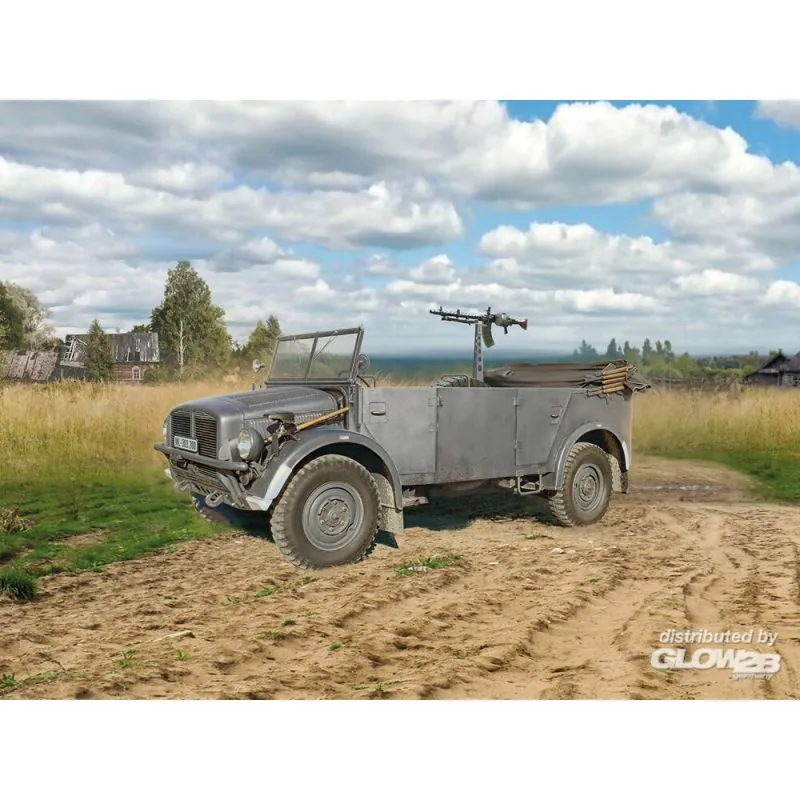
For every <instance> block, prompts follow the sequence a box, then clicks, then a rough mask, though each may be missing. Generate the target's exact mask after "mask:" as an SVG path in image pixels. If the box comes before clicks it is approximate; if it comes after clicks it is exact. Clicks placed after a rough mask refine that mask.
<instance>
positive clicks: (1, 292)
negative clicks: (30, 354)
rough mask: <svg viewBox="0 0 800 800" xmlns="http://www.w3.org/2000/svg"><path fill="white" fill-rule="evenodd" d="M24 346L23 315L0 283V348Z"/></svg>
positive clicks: (11, 348)
mask: <svg viewBox="0 0 800 800" xmlns="http://www.w3.org/2000/svg"><path fill="white" fill-rule="evenodd" d="M24 346H25V315H24V313H23V311H22V309H21V308H20V307H19V305H17V303H15V302H14V299H13V297H12V296H11V293H10V292H9V291H8V287H7V286H6V284H3V283H0V350H20V349H22V348H23V347H24Z"/></svg>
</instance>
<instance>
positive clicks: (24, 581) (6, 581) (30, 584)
mask: <svg viewBox="0 0 800 800" xmlns="http://www.w3.org/2000/svg"><path fill="white" fill-rule="evenodd" d="M37 593H38V590H37V588H36V578H34V577H33V575H29V574H28V573H27V572H24V571H23V570H21V569H17V568H15V567H10V568H9V569H6V570H3V571H2V572H0V594H5V595H7V596H8V597H10V598H11V599H12V600H16V601H17V602H19V603H27V602H29V601H30V600H33V599H34V598H35V597H36V595H37Z"/></svg>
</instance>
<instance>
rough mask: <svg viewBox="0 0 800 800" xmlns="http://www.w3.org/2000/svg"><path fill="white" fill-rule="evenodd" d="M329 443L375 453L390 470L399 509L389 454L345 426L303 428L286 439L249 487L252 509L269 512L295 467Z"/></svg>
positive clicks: (399, 484)
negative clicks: (288, 440) (260, 474)
mask: <svg viewBox="0 0 800 800" xmlns="http://www.w3.org/2000/svg"><path fill="white" fill-rule="evenodd" d="M329 445H345V446H355V447H362V448H364V449H365V450H368V451H370V452H371V453H373V454H374V455H375V456H377V457H378V458H379V459H380V460H381V461H382V462H383V464H384V465H385V466H386V469H387V470H388V472H389V476H390V478H391V483H392V489H393V492H392V493H393V496H394V507H395V509H396V510H397V511H401V510H402V508H403V484H402V481H401V480H400V473H399V472H398V471H397V467H396V466H395V464H394V462H393V461H392V459H391V456H390V455H389V454H388V453H387V452H386V450H384V448H383V447H381V445H379V444H378V443H377V442H376V441H375V440H374V439H370V438H369V437H368V436H365V435H364V434H363V433H357V432H356V431H351V430H347V429H345V428H333V429H331V428H327V429H325V428H318V429H316V430H310V431H306V432H304V433H303V434H302V435H301V436H300V437H299V438H298V439H297V441H294V442H289V444H288V445H286V446H285V447H284V448H283V449H282V450H281V452H280V454H279V455H278V456H277V457H276V458H275V460H274V462H273V463H272V464H270V466H269V467H268V468H267V471H266V473H265V474H264V475H262V477H260V478H259V479H258V480H257V481H256V482H255V483H254V484H253V485H252V486H251V487H250V491H249V492H248V494H247V503H248V505H249V506H250V507H251V508H253V509H254V510H258V511H269V508H270V506H271V505H272V503H273V502H274V501H275V498H276V497H277V496H278V495H279V494H280V493H281V490H282V489H283V487H284V486H285V485H286V482H287V481H288V480H289V478H290V477H291V476H292V474H293V473H294V470H295V467H296V466H297V465H298V464H299V463H300V462H301V461H302V460H303V459H304V458H306V457H307V456H309V455H311V454H312V453H314V452H316V451H317V450H321V449H322V448H323V447H328V446H329Z"/></svg>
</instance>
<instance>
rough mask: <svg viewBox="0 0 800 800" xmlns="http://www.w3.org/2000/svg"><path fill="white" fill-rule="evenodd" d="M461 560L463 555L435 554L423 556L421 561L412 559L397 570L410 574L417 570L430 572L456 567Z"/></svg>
mask: <svg viewBox="0 0 800 800" xmlns="http://www.w3.org/2000/svg"><path fill="white" fill-rule="evenodd" d="M460 561H461V556H459V555H455V554H450V555H434V556H428V557H427V558H423V559H422V560H420V561H412V562H409V563H406V564H401V565H400V566H399V567H397V569H395V572H396V573H397V574H398V575H403V576H408V575H412V574H413V573H415V572H430V571H431V570H434V569H447V567H454V566H455V565H456V564H458V563H459V562H460Z"/></svg>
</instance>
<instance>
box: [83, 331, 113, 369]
mask: <svg viewBox="0 0 800 800" xmlns="http://www.w3.org/2000/svg"><path fill="white" fill-rule="evenodd" d="M84 363H85V365H86V377H87V378H88V379H89V380H90V381H94V382H98V383H99V382H105V381H111V380H114V378H115V377H116V373H117V366H116V364H115V363H114V354H113V353H112V352H111V342H110V341H109V339H108V337H107V336H106V334H105V331H103V329H102V328H101V327H100V323H99V322H98V320H96V319H95V320H93V321H92V325H91V327H90V328H89V339H88V341H87V342H86V360H85V362H84Z"/></svg>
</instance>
